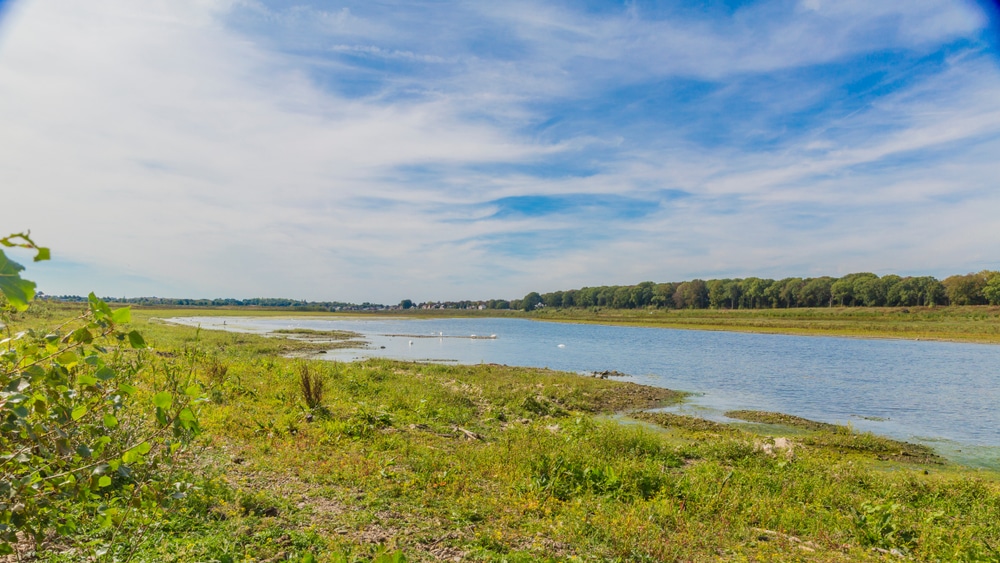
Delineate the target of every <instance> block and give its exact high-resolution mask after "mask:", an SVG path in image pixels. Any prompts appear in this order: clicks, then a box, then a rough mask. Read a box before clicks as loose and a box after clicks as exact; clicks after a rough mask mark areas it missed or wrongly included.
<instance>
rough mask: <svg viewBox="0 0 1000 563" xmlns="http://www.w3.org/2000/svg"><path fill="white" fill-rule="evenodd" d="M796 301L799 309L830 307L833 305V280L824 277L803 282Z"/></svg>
mask: <svg viewBox="0 0 1000 563" xmlns="http://www.w3.org/2000/svg"><path fill="white" fill-rule="evenodd" d="M803 282H804V283H803V284H802V287H801V288H800V289H799V291H798V295H797V298H796V300H797V301H798V306H799V307H829V306H830V304H831V303H832V301H831V300H832V296H831V287H832V286H833V282H834V280H833V278H831V277H828V276H823V277H819V278H809V279H806V280H803Z"/></svg>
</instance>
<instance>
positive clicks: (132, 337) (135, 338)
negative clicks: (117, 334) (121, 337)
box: [128, 330, 146, 349]
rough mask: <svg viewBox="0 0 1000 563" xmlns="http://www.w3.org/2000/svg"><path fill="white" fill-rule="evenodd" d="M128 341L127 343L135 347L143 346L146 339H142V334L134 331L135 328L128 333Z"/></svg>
mask: <svg viewBox="0 0 1000 563" xmlns="http://www.w3.org/2000/svg"><path fill="white" fill-rule="evenodd" d="M128 342H129V344H131V345H132V347H133V348H136V349H139V348H145V347H146V341H145V340H143V338H142V335H141V334H139V332H138V331H135V330H133V331H132V332H130V333H128Z"/></svg>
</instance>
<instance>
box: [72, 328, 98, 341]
mask: <svg viewBox="0 0 1000 563" xmlns="http://www.w3.org/2000/svg"><path fill="white" fill-rule="evenodd" d="M70 338H71V339H72V340H73V341H74V342H82V343H84V344H90V343H91V342H93V341H94V335H93V334H90V331H89V330H87V328H86V327H80V328H78V329H76V330H74V331H73V333H72V334H71V335H70Z"/></svg>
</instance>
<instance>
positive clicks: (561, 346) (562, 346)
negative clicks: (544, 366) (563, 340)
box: [556, 344, 566, 348]
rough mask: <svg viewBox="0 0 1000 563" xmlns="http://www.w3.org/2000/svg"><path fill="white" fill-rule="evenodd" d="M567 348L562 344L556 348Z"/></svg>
mask: <svg viewBox="0 0 1000 563" xmlns="http://www.w3.org/2000/svg"><path fill="white" fill-rule="evenodd" d="M565 347H566V345H565V344H560V345H558V346H556V348H565Z"/></svg>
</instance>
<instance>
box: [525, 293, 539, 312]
mask: <svg viewBox="0 0 1000 563" xmlns="http://www.w3.org/2000/svg"><path fill="white" fill-rule="evenodd" d="M541 304H542V296H541V295H539V294H538V293H537V292H535V291H532V292H531V293H529V294H527V295H525V296H524V298H523V299H521V309H522V310H524V311H531V310H533V309H535V308H537V307H538V306H539V305H541Z"/></svg>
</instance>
